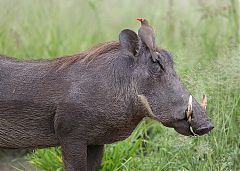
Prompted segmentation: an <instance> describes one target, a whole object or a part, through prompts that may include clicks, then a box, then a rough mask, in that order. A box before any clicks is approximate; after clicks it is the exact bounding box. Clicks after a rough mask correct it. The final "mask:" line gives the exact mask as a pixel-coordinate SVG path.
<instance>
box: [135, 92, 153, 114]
mask: <svg viewBox="0 0 240 171" xmlns="http://www.w3.org/2000/svg"><path fill="white" fill-rule="evenodd" d="M137 96H138V98H139V99H140V101H141V103H142V104H143V106H144V107H145V108H146V109H147V111H148V114H149V117H151V118H153V119H157V117H156V115H154V114H153V111H152V109H151V106H150V105H149V103H148V100H147V98H146V97H145V96H144V95H137Z"/></svg>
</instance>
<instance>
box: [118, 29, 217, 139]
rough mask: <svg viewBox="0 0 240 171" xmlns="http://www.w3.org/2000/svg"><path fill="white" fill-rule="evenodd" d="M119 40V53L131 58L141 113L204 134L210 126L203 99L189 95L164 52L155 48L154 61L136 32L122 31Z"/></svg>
mask: <svg viewBox="0 0 240 171" xmlns="http://www.w3.org/2000/svg"><path fill="white" fill-rule="evenodd" d="M119 41H120V48H121V51H122V53H125V54H128V56H133V58H134V62H133V63H134V64H133V68H134V69H133V82H134V86H135V89H136V94H137V99H138V103H137V104H138V105H139V106H138V107H139V109H140V111H141V112H142V113H144V114H145V115H146V116H148V117H150V118H153V119H155V120H158V121H160V122H161V123H162V124H163V125H165V126H167V127H172V128H174V129H175V130H176V131H177V132H179V133H180V134H183V135H194V134H197V135H203V134H206V133H208V132H209V131H210V130H212V129H213V125H212V124H211V123H210V122H209V120H208V117H207V114H206V98H204V100H203V104H199V103H198V102H197V101H196V99H195V98H193V97H192V96H191V94H190V92H188V91H187V89H186V88H185V87H184V86H183V85H182V83H181V82H180V80H179V77H178V76H177V74H176V72H175V70H174V66H173V61H172V57H171V55H170V54H169V53H168V52H167V51H165V50H161V49H158V50H157V53H158V56H159V59H158V61H155V62H153V60H152V58H151V55H150V53H149V50H148V49H147V48H146V47H145V46H144V45H143V43H142V42H141V40H140V39H139V37H138V36H137V34H136V33H135V32H133V31H131V30H128V29H126V30H123V31H122V32H121V33H120V35H119Z"/></svg>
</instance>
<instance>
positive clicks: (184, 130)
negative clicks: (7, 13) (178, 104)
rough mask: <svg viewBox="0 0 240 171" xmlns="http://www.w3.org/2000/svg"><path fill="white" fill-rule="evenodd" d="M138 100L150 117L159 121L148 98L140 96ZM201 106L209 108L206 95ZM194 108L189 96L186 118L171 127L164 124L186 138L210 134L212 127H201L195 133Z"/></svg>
mask: <svg viewBox="0 0 240 171" xmlns="http://www.w3.org/2000/svg"><path fill="white" fill-rule="evenodd" d="M138 98H139V99H140V101H141V103H142V104H143V106H144V108H145V109H146V110H147V113H148V117H150V118H152V119H155V120H158V121H159V119H158V117H157V116H156V115H154V113H153V111H152V109H151V106H150V104H149V103H148V101H147V98H146V97H145V96H144V95H138ZM201 106H202V107H203V108H204V109H206V107H207V98H206V96H205V95H204V96H203V100H202V104H201ZM193 113H194V112H193V107H192V96H191V95H190V96H189V100H188V105H187V109H186V111H185V114H186V118H183V119H181V120H178V121H177V122H174V123H173V124H171V125H172V126H169V125H168V124H164V123H163V124H164V125H165V126H167V127H173V128H174V129H175V130H176V131H177V132H178V133H180V134H182V135H186V136H198V135H203V134H206V133H207V132H209V131H210V130H211V129H212V128H213V126H212V127H200V128H199V129H196V130H195V131H194V130H193V128H192V126H191V125H192V115H193Z"/></svg>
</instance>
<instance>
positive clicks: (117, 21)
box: [0, 0, 240, 171]
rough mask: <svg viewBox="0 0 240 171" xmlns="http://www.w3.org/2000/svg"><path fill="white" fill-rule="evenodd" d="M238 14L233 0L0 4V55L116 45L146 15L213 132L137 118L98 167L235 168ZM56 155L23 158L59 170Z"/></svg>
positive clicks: (239, 154)
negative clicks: (188, 133) (204, 108)
mask: <svg viewBox="0 0 240 171" xmlns="http://www.w3.org/2000/svg"><path fill="white" fill-rule="evenodd" d="M239 9H240V6H239V1H237V0H229V1H227V0H208V1H207V0H197V1H190V0H181V1H176V0H152V1H149V2H148V1H139V0H131V1H130V0H124V1H117V0H112V1H110V0H101V1H97V0H88V1H83V0H80V1H79V0H72V1H64V0H49V1H44V2H43V1H41V0H24V1H23V0H22V1H18V0H11V1H7V0H0V14H1V15H0V53H1V54H5V55H8V56H15V57H17V58H19V59H29V58H31V59H47V58H55V57H57V56H64V55H69V54H75V53H77V52H79V51H82V50H86V49H88V48H90V47H92V46H94V45H96V44H98V43H101V42H106V41H112V40H117V39H118V33H119V32H120V30H121V29H124V28H130V29H133V30H135V31H137V30H138V28H139V23H138V22H137V21H136V20H135V18H137V17H144V18H147V19H149V21H150V23H151V24H152V25H153V27H154V28H155V31H156V34H157V42H158V45H159V46H160V47H162V48H165V49H167V50H169V51H170V52H171V53H172V54H173V56H174V61H175V66H176V69H177V71H178V73H179V75H180V76H181V78H182V81H183V83H184V84H185V85H186V86H187V87H188V89H189V90H190V91H191V92H192V94H193V95H194V96H196V97H197V98H198V99H199V100H200V98H201V96H202V94H203V93H205V94H207V95H208V99H209V105H208V113H209V117H210V118H211V120H212V122H213V123H214V126H215V129H214V130H213V131H212V132H211V133H210V134H209V135H205V136H202V137H192V138H190V137H184V136H182V135H179V134H178V133H176V132H175V131H174V130H172V129H169V128H165V127H163V126H162V125H161V124H159V123H157V122H155V121H150V120H144V121H143V122H142V123H141V124H140V125H139V126H138V128H137V129H136V130H135V132H134V133H133V134H132V136H131V137H129V138H128V139H127V140H125V141H123V142H118V143H115V144H112V145H106V148H105V154H104V158H103V162H102V170H103V171H111V170H115V171H117V170H126V171H127V170H131V171H132V170H144V171H145V170H152V171H160V170H214V171H215V170H240V163H239V161H240V142H239V140H240V134H239V130H240V74H239V73H240V67H239V65H240V48H239V45H240V44H239V43H240V34H239V32H240V28H239ZM60 153H61V152H60V149H59V148H51V149H47V150H46V149H41V150H36V151H35V152H34V153H33V154H31V155H29V156H28V157H27V159H28V160H29V162H30V163H31V164H33V165H34V166H35V167H38V168H39V169H42V170H46V171H55V170H58V171H60V170H63V165H62V161H61V156H60ZM19 170H26V169H24V168H23V169H19Z"/></svg>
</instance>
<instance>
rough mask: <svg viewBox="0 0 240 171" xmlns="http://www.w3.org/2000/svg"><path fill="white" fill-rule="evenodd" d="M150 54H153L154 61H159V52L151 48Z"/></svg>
mask: <svg viewBox="0 0 240 171" xmlns="http://www.w3.org/2000/svg"><path fill="white" fill-rule="evenodd" d="M150 54H151V56H152V60H153V62H157V59H158V55H157V52H154V51H152V50H150Z"/></svg>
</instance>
